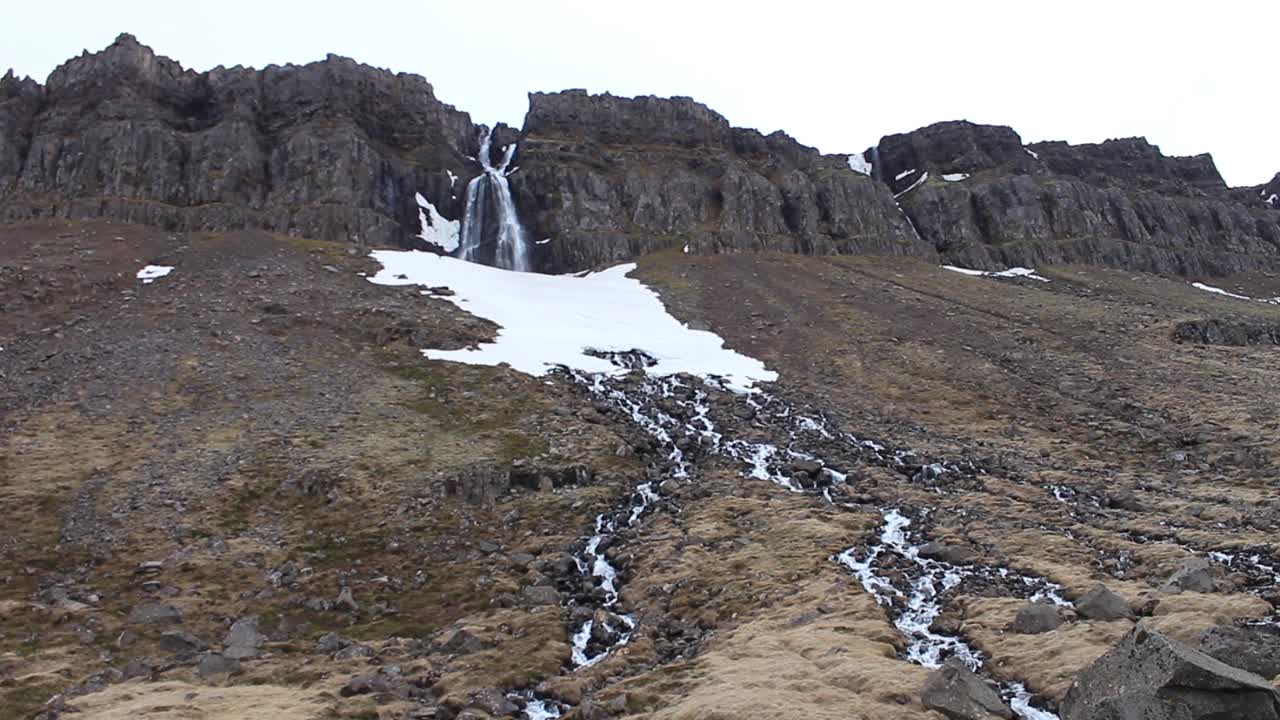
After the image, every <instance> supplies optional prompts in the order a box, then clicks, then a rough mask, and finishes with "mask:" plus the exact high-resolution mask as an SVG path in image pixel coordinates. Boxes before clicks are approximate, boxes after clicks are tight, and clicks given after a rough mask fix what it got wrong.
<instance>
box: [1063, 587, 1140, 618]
mask: <svg viewBox="0 0 1280 720" xmlns="http://www.w3.org/2000/svg"><path fill="white" fill-rule="evenodd" d="M1076 612H1077V613H1079V614H1080V617H1084V618H1088V619H1090V620H1122V619H1129V618H1132V617H1133V608H1131V607H1129V603H1128V602H1127V601H1126V600H1125V599H1124V598H1122V597H1120V596H1119V595H1117V594H1115V593H1113V592H1111V590H1110V589H1108V588H1107V586H1106V585H1102V584H1099V585H1097V586H1096V587H1094V588H1093V589H1092V590H1090V591H1089V592H1087V593H1085V594H1084V595H1081V596H1080V597H1079V599H1077V600H1076Z"/></svg>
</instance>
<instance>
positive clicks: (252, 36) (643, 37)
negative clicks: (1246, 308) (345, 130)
mask: <svg viewBox="0 0 1280 720" xmlns="http://www.w3.org/2000/svg"><path fill="white" fill-rule="evenodd" d="M7 14H8V16H9V18H10V19H11V20H12V19H14V17H15V16H14V14H13V13H12V12H10V13H7ZM18 17H19V18H20V20H21V23H20V24H21V26H22V31H21V32H17V31H16V30H17V28H16V27H14V28H10V31H9V32H6V33H5V41H4V43H3V45H2V46H0V68H3V67H5V66H13V67H14V69H15V70H16V71H17V72H18V73H19V74H20V75H31V76H32V77H35V78H36V79H38V80H41V81H42V82H43V80H44V78H45V77H46V76H47V75H48V74H49V71H51V70H52V69H53V68H54V67H55V66H57V65H58V64H59V63H61V62H63V61H64V60H66V59H67V58H70V57H72V56H74V55H78V54H80V53H81V51H83V50H85V49H89V50H95V51H96V50H99V49H101V48H103V47H105V46H106V45H108V44H109V43H110V42H111V40H112V39H113V38H114V37H115V36H116V34H118V33H120V32H126V31H127V32H131V33H133V34H134V35H136V36H138V39H139V40H141V41H142V42H143V43H145V44H147V45H150V46H151V47H153V48H155V49H156V50H157V51H158V52H160V53H161V54H164V55H168V56H170V57H173V58H175V59H177V60H179V61H180V62H182V63H183V65H185V66H186V67H189V68H194V69H196V70H207V69H209V68H211V67H214V66H216V65H227V66H231V65H237V64H239V65H251V66H255V67H261V66H264V65H268V64H271V63H280V64H283V63H287V62H294V63H302V62H308V61H311V60H317V59H321V58H323V57H324V55H325V54H326V53H330V52H333V53H338V54H341V55H347V56H350V57H353V58H355V59H357V60H360V61H362V62H366V63H369V64H371V65H376V66H379V67H386V68H390V69H392V70H396V71H400V72H413V73H417V74H420V75H423V76H425V77H426V78H427V79H428V80H430V81H431V83H432V84H433V85H434V86H435V89H436V95H437V96H438V97H439V98H440V99H442V100H444V101H445V102H448V103H451V104H453V105H455V106H457V107H458V108H459V109H461V110H465V111H467V112H469V113H471V115H472V118H473V119H474V120H476V121H477V122H485V123H492V122H495V121H505V122H508V123H510V124H513V125H516V126H519V125H520V123H521V120H522V118H523V117H524V112H525V110H526V108H527V99H526V93H527V92H530V91H536V90H546V91H553V90H562V89H565V88H576V87H582V88H587V89H588V90H591V91H592V92H604V91H609V92H612V93H614V94H617V95H649V94H652V95H662V96H670V95H689V96H692V97H694V98H696V99H698V100H700V101H702V102H704V103H706V104H707V105H709V106H710V107H711V108H713V109H714V110H716V111H718V112H720V113H721V114H723V115H724V116H726V117H727V118H728V119H729V121H730V122H732V123H733V124H735V125H740V126H746V127H754V128H758V129H760V130H762V131H764V132H771V131H773V130H778V129H781V130H785V131H786V132H787V133H789V134H790V135H792V136H793V137H795V138H796V139H798V140H799V141H801V142H803V143H805V144H808V145H813V146H816V147H817V148H819V149H821V150H822V151H824V152H833V153H835V152H838V153H848V152H857V151H861V150H862V149H864V148H866V147H868V146H869V145H872V144H874V143H875V142H876V141H877V140H878V139H879V138H880V137H881V136H882V135H886V134H890V133H895V132H904V131H908V130H911V129H914V128H916V127H919V126H922V125H927V124H929V123H932V122H936V121H939V120H952V119H961V118H963V119H968V120H972V121H974V122H981V123H993V124H1002V125H1011V126H1013V128H1014V129H1015V130H1017V131H1018V132H1019V133H1020V134H1021V135H1022V137H1023V140H1024V141H1026V142H1033V141H1036V140H1068V141H1071V142H1098V141H1101V140H1105V139H1107V138H1113V137H1127V136H1132V135H1144V136H1146V137H1147V139H1149V140H1150V141H1151V142H1153V143H1156V144H1158V145H1159V146H1160V147H1161V148H1162V149H1163V150H1164V151H1165V152H1166V153H1167V154H1177V155H1188V154H1196V153H1201V152H1210V153H1212V154H1213V156H1214V159H1215V160H1216V161H1217V163H1218V168H1219V169H1220V170H1221V171H1222V174H1223V175H1224V176H1225V177H1226V179H1227V182H1228V183H1230V184H1232V185H1255V184H1258V183H1261V182H1264V181H1266V180H1268V179H1270V178H1271V176H1272V175H1274V174H1275V173H1276V172H1277V171H1280V124H1278V123H1277V114H1278V113H1280V99H1277V86H1276V77H1277V74H1276V73H1277V61H1276V58H1275V47H1276V34H1277V32H1280V2H1276V1H1275V0H1257V1H1252V2H1250V1H1239V2H1233V1H1231V0H1216V1H1215V2H1203V1H1202V0H1199V1H1195V2H1184V1H1182V0H1164V1H1163V2H1146V1H1134V0H1108V1H1107V2H1095V1H1093V0H1083V1H1082V0H1077V1H1076V2H1069V3H1066V2H1056V3H1042V2H1035V1H1034V0H1024V1H1023V2H994V1H993V2H982V1H981V0H970V1H968V2H962V1H958V0H948V1H946V2H931V1H929V0H913V1H912V2H897V1H890V0H883V1H882V2H874V3H873V2H855V1H850V2H839V1H838V0H828V1H826V2H816V1H815V2H807V1H805V0H775V1H774V2H768V3H765V2H708V1H705V0H678V1H671V0H647V1H645V2H626V3H624V2H609V1H608V0H595V1H594V2H585V1H584V2H571V1H570V0H523V1H519V0H511V1H508V0H486V1H484V2H469V1H467V0H451V1H450V2H438V1H437V0H420V1H419V2H400V1H398V0H368V1H366V2H359V1H356V0H350V1H348V2H331V1H329V0H311V1H310V2H306V3H301V2H278V1H276V0H256V1H254V2H247V1H245V0H184V1H183V2H178V3H175V2H173V1H172V0H165V1H164V2H160V1H156V0H131V1H130V2H128V3H105V2H102V1H101V0H92V1H90V0H62V1H61V2H56V3H54V2H43V3H23V7H22V11H21V13H20V14H19V16H18Z"/></svg>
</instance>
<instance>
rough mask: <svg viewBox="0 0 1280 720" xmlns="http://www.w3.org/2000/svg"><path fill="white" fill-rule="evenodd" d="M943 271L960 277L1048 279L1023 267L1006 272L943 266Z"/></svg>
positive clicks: (1046, 280) (1045, 280) (1047, 280)
mask: <svg viewBox="0 0 1280 720" xmlns="http://www.w3.org/2000/svg"><path fill="white" fill-rule="evenodd" d="M942 269H943V270H950V271H951V272H958V273H960V274H962V275H972V276H973V277H999V278H1016V277H1024V278H1029V279H1031V280H1039V281H1040V282H1049V278H1047V277H1045V276H1043V275H1040V274H1037V273H1036V271H1035V270H1033V269H1031V268H1024V267H1011V268H1009V269H1008V270H972V269H970V268H962V267H956V266H955V265H943V266H942Z"/></svg>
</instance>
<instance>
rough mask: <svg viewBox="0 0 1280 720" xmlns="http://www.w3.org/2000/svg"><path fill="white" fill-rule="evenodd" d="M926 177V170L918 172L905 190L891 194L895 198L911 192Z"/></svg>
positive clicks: (927, 175) (927, 176)
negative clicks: (917, 176)
mask: <svg viewBox="0 0 1280 720" xmlns="http://www.w3.org/2000/svg"><path fill="white" fill-rule="evenodd" d="M913 172H914V171H913ZM928 179H929V173H927V172H926V173H920V177H919V178H917V179H916V181H915V182H913V183H911V184H910V185H908V186H907V189H906V190H903V191H902V192H900V193H894V195H893V196H894V197H895V198H900V197H902V196H903V195H906V194H907V193H909V192H911V191H912V190H915V189H916V187H917V186H919V185H920V183H922V182H924V181H925V180H928ZM917 234H919V233H917Z"/></svg>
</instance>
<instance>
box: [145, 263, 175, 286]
mask: <svg viewBox="0 0 1280 720" xmlns="http://www.w3.org/2000/svg"><path fill="white" fill-rule="evenodd" d="M171 272H173V267H171V266H169V265H148V266H146V267H144V268H142V269H141V270H139V271H138V275H137V278H138V279H139V280H141V281H142V284H143V285H150V284H151V283H152V282H155V280H156V279H158V278H162V277H164V276H165V275H168V274H169V273H171Z"/></svg>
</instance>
